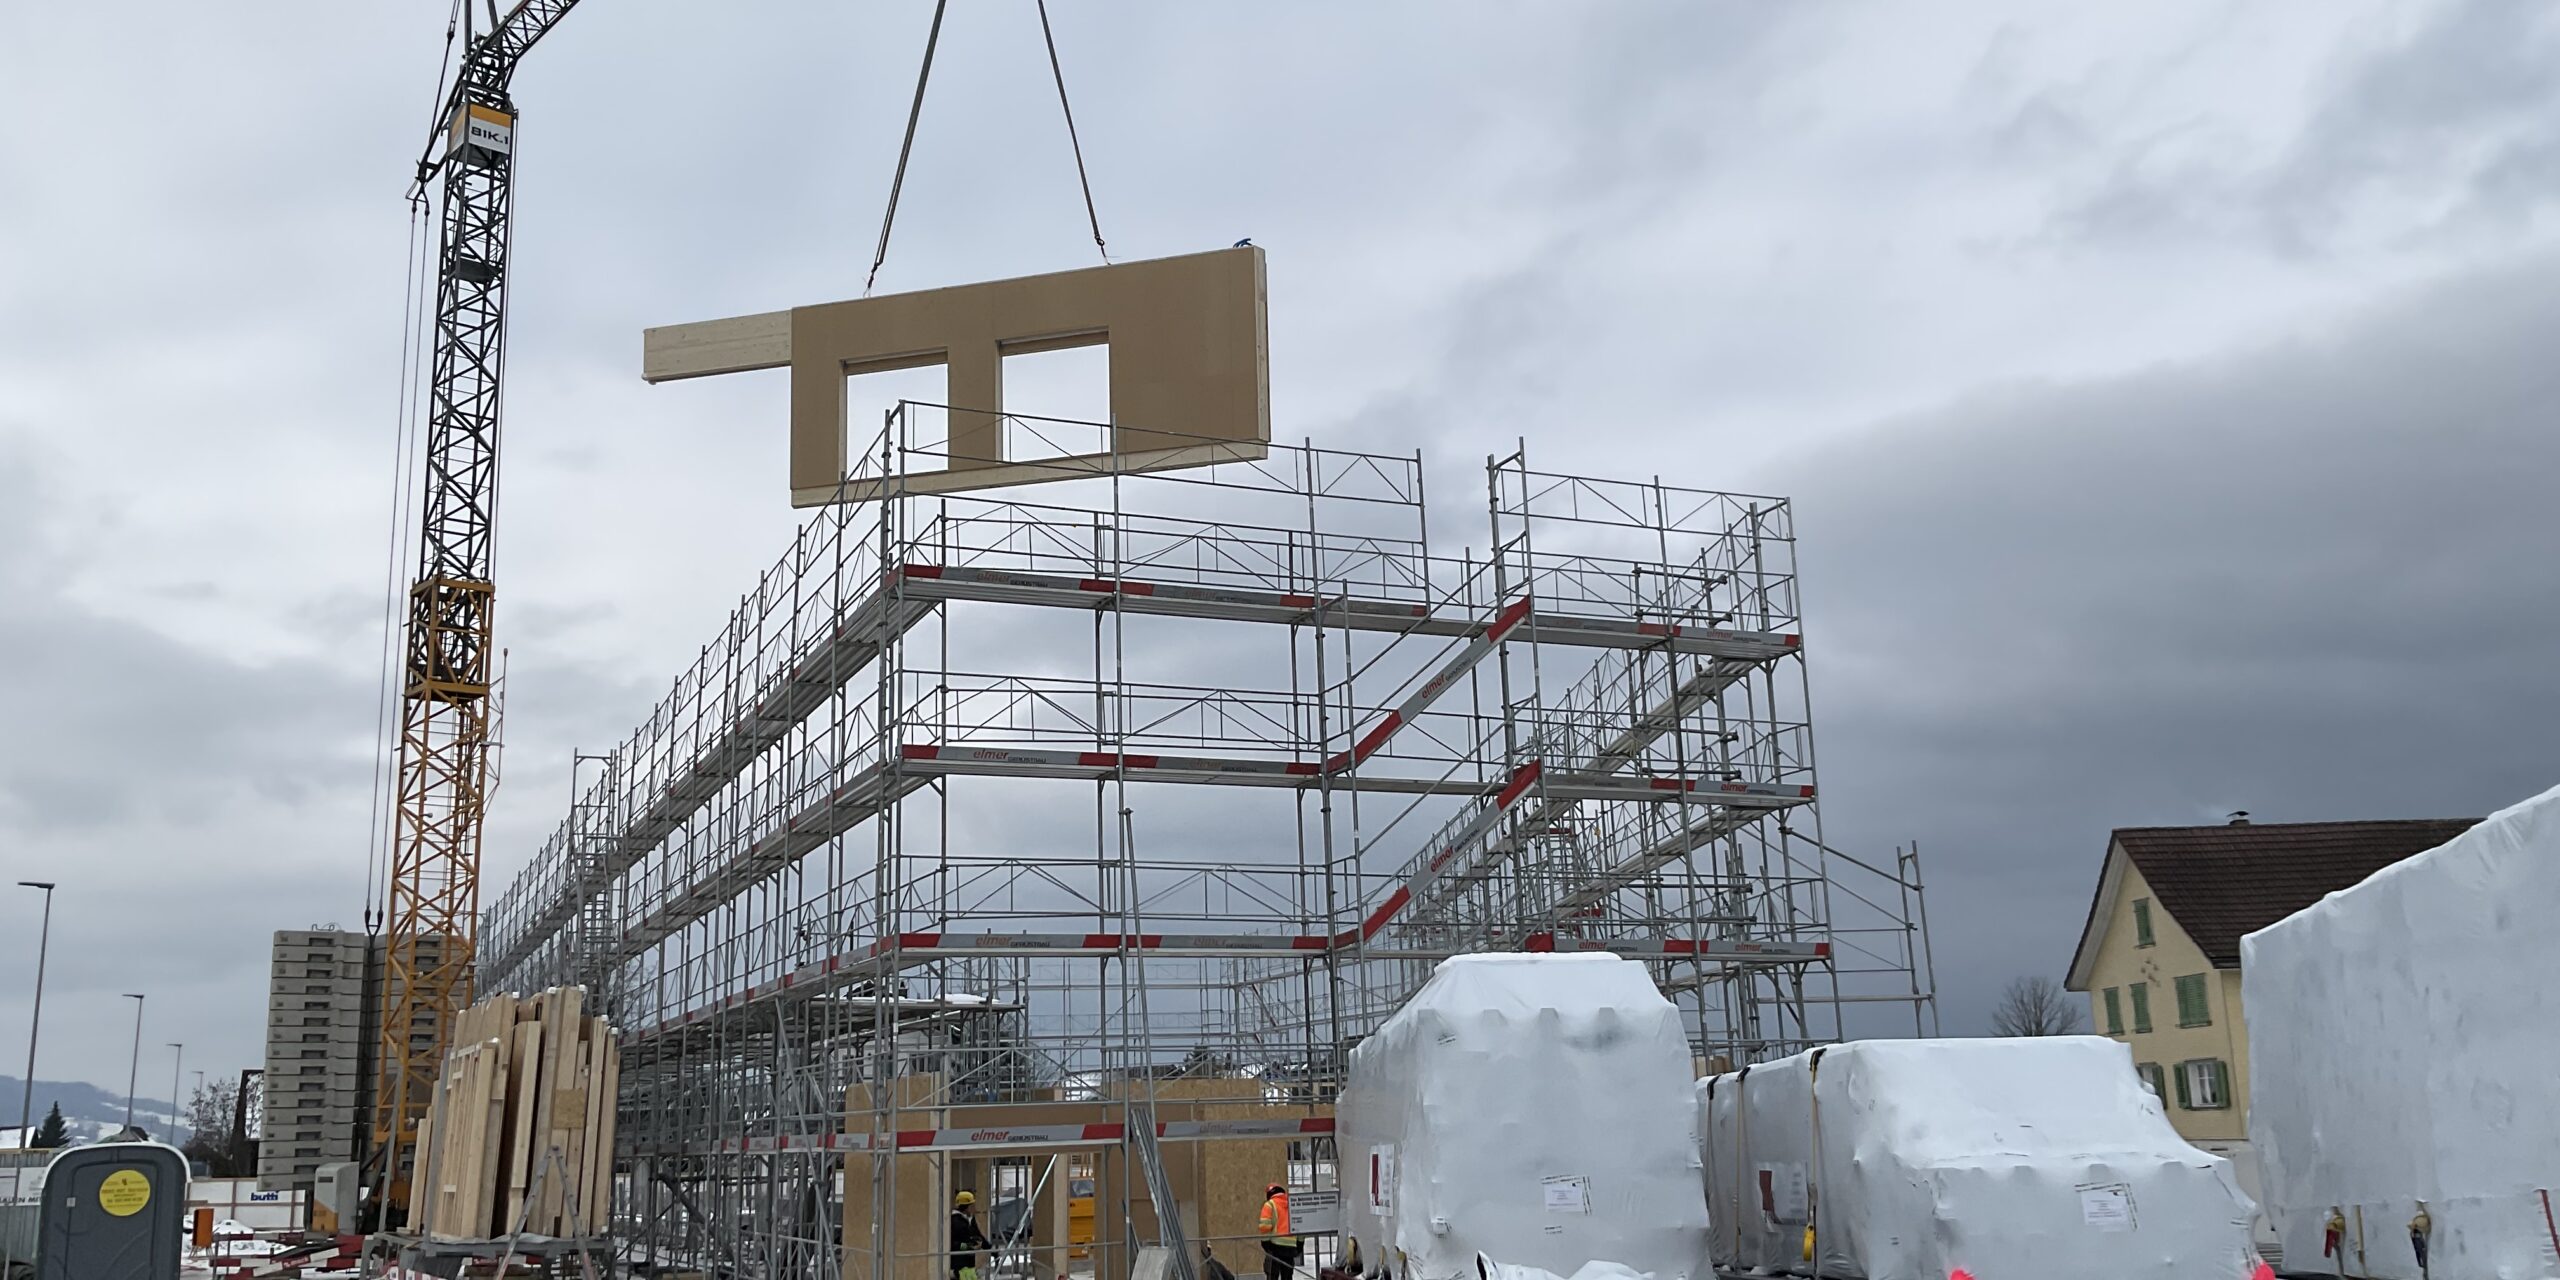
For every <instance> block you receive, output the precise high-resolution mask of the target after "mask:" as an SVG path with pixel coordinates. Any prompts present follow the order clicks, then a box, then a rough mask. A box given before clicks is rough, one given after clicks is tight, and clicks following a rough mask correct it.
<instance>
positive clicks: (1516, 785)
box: [1356, 760, 1545, 941]
mask: <svg viewBox="0 0 2560 1280" xmlns="http://www.w3.org/2000/svg"><path fill="white" fill-rule="evenodd" d="M1543 772H1545V767H1544V766H1543V765H1541V764H1540V763H1539V762H1538V761H1535V760H1532V761H1530V762H1529V763H1527V764H1524V765H1522V766H1520V767H1519V768H1518V769H1516V770H1513V771H1512V774H1511V780H1510V781H1509V782H1506V783H1504V784H1503V786H1502V790H1500V791H1497V792H1495V793H1493V795H1492V797H1491V798H1489V799H1488V800H1486V801H1485V802H1484V803H1483V804H1481V805H1479V806H1477V808H1476V811H1475V812H1474V813H1473V814H1471V815H1469V817H1468V818H1467V819H1466V821H1464V822H1462V823H1459V824H1458V825H1457V826H1456V827H1455V828H1453V829H1450V830H1449V831H1447V832H1446V833H1444V835H1443V837H1442V839H1441V841H1440V848H1439V849H1438V850H1437V851H1426V852H1427V853H1428V856H1427V857H1424V858H1423V859H1422V865H1420V866H1418V867H1416V868H1414V872H1413V874H1412V875H1411V876H1410V877H1408V878H1407V879H1406V880H1405V882H1404V883H1403V884H1401V885H1398V886H1396V889H1395V892H1393V893H1390V894H1388V895H1387V896H1386V899H1385V900H1384V901H1382V902H1380V903H1379V904H1378V906H1377V908H1376V909H1375V910H1373V911H1371V912H1370V913H1369V914H1368V915H1367V916H1365V917H1363V918H1362V919H1361V921H1360V925H1359V928H1358V929H1357V930H1356V932H1357V934H1358V937H1359V940H1360V941H1367V940H1368V939H1370V938H1374V937H1376V936H1378V931H1379V930H1380V929H1384V928H1386V927H1387V922H1388V921H1390V920H1392V919H1394V918H1395V917H1396V913H1398V912H1400V911H1402V910H1404V909H1405V906H1406V904H1408V903H1410V902H1412V901H1413V899H1414V896H1415V895H1417V894H1419V893H1421V892H1422V891H1423V890H1425V889H1427V888H1429V887H1430V886H1431V882H1432V881H1434V880H1436V879H1439V878H1440V875H1441V873H1442V872H1444V871H1446V870H1448V868H1449V864H1451V863H1453V862H1456V861H1457V860H1458V859H1459V858H1460V857H1461V856H1463V855H1465V854H1467V853H1469V852H1471V851H1472V850H1473V849H1474V848H1475V846H1476V845H1477V844H1478V843H1480V842H1481V841H1483V839H1484V838H1485V837H1486V836H1487V835H1489V834H1491V833H1492V831H1493V829H1494V827H1495V826H1496V825H1498V824H1499V823H1501V821H1502V815H1503V814H1505V813H1508V812H1510V811H1511V807H1512V806H1513V805H1516V804H1518V803H1520V798H1521V797H1522V796H1525V795H1527V794H1529V788H1530V787H1532V786H1534V785H1536V784H1537V781H1538V777H1539V775H1540V774H1542V773H1543Z"/></svg>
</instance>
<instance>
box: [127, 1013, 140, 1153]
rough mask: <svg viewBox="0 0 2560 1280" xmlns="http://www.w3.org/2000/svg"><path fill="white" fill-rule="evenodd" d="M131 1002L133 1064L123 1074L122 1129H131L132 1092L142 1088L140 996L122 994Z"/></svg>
mask: <svg viewBox="0 0 2560 1280" xmlns="http://www.w3.org/2000/svg"><path fill="white" fill-rule="evenodd" d="M124 998H125V999H127V1000H131V1001H132V1002H133V1063H132V1065H130V1066H128V1067H126V1068H125V1073H124V1127H125V1128H127V1129H130V1128H132V1127H133V1091H134V1090H136V1089H139V1088H141V1087H142V994H141V993H140V992H137V991H128V992H125V993H124Z"/></svg>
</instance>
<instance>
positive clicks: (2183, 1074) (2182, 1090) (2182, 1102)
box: [2169, 1062, 2195, 1111]
mask: <svg viewBox="0 0 2560 1280" xmlns="http://www.w3.org/2000/svg"><path fill="white" fill-rule="evenodd" d="M2169 1074H2170V1075H2172V1076H2175V1077H2177V1079H2178V1109H2179V1110H2181V1111H2193V1110H2195V1105H2194V1104H2193V1103H2192V1102H2190V1101H2189V1100H2188V1095H2187V1064H2185V1063H2183V1062H2181V1063H2179V1064H2178V1065H2177V1066H2176V1067H2174V1068H2172V1069H2171V1070H2170V1072H2169Z"/></svg>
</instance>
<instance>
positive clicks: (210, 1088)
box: [185, 1080, 258, 1178]
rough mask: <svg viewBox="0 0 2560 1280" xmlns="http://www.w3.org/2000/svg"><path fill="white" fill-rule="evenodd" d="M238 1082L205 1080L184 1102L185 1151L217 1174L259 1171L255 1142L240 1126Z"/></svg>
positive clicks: (236, 1175) (226, 1175) (239, 1175)
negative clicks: (192, 1095)
mask: <svg viewBox="0 0 2560 1280" xmlns="http://www.w3.org/2000/svg"><path fill="white" fill-rule="evenodd" d="M239 1102H240V1082H239V1081H236V1080H208V1081H206V1082H205V1083H203V1084H201V1085H198V1086H196V1093H195V1097H194V1098H192V1099H190V1100H189V1101H188V1103H187V1117H186V1119H187V1128H188V1129H189V1130H191V1131H192V1132H190V1133H189V1135H188V1137H187V1145H186V1148H185V1149H186V1153H187V1155H188V1157H189V1158H190V1159H195V1160H202V1161H204V1162H205V1164H206V1165H207V1166H209V1168H210V1169H211V1172H212V1176H214V1177H217V1178H245V1177H248V1176H250V1175H252V1174H255V1173H256V1172H257V1171H258V1167H257V1166H258V1145H257V1144H256V1143H255V1142H252V1141H250V1140H249V1139H248V1135H246V1134H244V1133H242V1132H240V1128H239V1119H240V1111H239Z"/></svg>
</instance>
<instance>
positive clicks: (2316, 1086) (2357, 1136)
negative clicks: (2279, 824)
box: [2240, 789, 2560, 1280]
mask: <svg viewBox="0 0 2560 1280" xmlns="http://www.w3.org/2000/svg"><path fill="white" fill-rule="evenodd" d="M2555 922H2560V789H2555V790H2552V791H2546V792H2544V793H2543V794H2541V795H2539V796H2536V797H2534V798H2533V799H2531V800H2527V801H2525V802H2524V803H2522V804H2519V805H2516V806H2514V807H2513V808H2509V809H2506V810H2503V811H2501V812H2499V813H2496V814H2493V815H2491V816H2490V817H2489V818H2487V819H2486V820H2484V821H2482V822H2481V823H2480V824H2479V825H2477V826H2475V827H2473V828H2471V829H2470V830H2468V831H2466V832H2464V833H2462V834H2461V835H2459V836H2456V837H2454V838H2453V839H2452V840H2450V841H2447V842H2446V843H2445V844H2443V845H2441V846H2439V847H2437V848H2435V849H2431V850H2428V851H2427V852H2425V853H2421V854H2418V855H2417V856H2415V857H2412V858H2408V859H2405V860H2403V861H2401V862H2399V863H2396V864H2394V865H2392V866H2389V867H2386V868H2384V869H2383V870H2381V871H2379V872H2377V873H2375V874H2374V875H2373V876H2372V877H2371V878H2369V879H2367V880H2366V881H2365V882H2364V883H2362V884H2359V885H2357V886H2355V887H2354V888H2351V889H2346V890H2342V891H2340V892H2337V893H2333V894H2330V895H2329V896H2328V897H2326V898H2324V899H2322V900H2321V901H2319V902H2317V903H2315V904H2313V905H2311V906H2309V907H2306V908H2304V909H2303V910H2301V911H2298V912H2296V913H2294V914H2293V915H2290V916H2287V917H2285V918H2284V919H2282V920H2280V921H2277V922H2276V923H2274V924H2272V925H2269V926H2267V927H2266V928H2264V929H2260V930H2258V931H2257V932H2256V933H2252V934H2250V935H2249V936H2247V937H2245V938H2243V939H2241V940H2240V956H2241V979H2240V984H2241V998H2242V1001H2243V1003H2244V1005H2245V1006H2246V1008H2247V1009H2248V1011H2249V1075H2250V1088H2249V1092H2250V1095H2251V1098H2250V1109H2249V1136H2250V1140H2251V1142H2252V1144H2253V1145H2254V1146H2255V1147H2256V1148H2257V1151H2258V1159H2259V1163H2260V1168H2261V1169H2262V1171H2263V1175H2264V1179H2265V1185H2264V1190H2265V1194H2266V1197H2267V1207H2268V1211H2269V1216H2270V1218H2272V1219H2273V1221H2274V1223H2275V1227H2276V1231H2277V1233H2278V1234H2279V1236H2281V1238H2282V1239H2283V1242H2284V1253H2285V1257H2286V1259H2287V1260H2288V1263H2289V1265H2290V1267H2291V1269H2293V1270H2296V1271H2312V1272H2318V1273H2324V1274H2325V1273H2327V1272H2328V1271H2330V1270H2331V1268H2332V1267H2333V1266H2335V1265H2338V1264H2337V1262H2336V1260H2335V1259H2334V1258H2333V1257H2329V1256H2324V1254H2323V1249H2324V1247H2325V1246H2326V1245H2327V1244H2328V1225H2329V1221H2330V1216H2331V1215H2332V1214H2335V1215H2337V1217H2338V1219H2339V1220H2340V1221H2341V1222H2343V1223H2344V1224H2346V1229H2345V1231H2344V1232H2343V1233H2342V1235H2343V1237H2344V1241H2343V1246H2344V1249H2345V1250H2346V1253H2347V1256H2346V1258H2345V1259H2344V1263H2343V1265H2344V1268H2345V1270H2346V1272H2347V1273H2348V1274H2350V1275H2360V1276H2370V1277H2373V1278H2374V1280H2403V1277H2405V1278H2406V1280H2419V1278H2420V1277H2421V1276H2432V1277H2433V1280H2545V1278H2547V1277H2560V1226H2555V1225H2554V1223H2555V1221H2560V1203H2555V1202H2560V945H2555V940H2554V931H2555ZM2422 1207H2423V1209H2424V1211H2425V1214H2426V1217H2425V1218H2424V1219H2423V1223H2422V1226H2423V1229H2422V1230H2421V1232H2420V1235H2421V1236H2423V1238H2424V1241H2425V1248H2426V1251H2427V1259H2426V1262H2427V1265H2426V1266H2425V1267H2423V1268H2422V1267H2421V1266H2420V1265H2419V1258H2418V1248H2419V1244H2418V1242H2417V1241H2416V1240H2413V1239H2412V1238H2411V1227H2412V1225H2413V1224H2420V1223H2421V1222H2422V1220H2421V1219H2420V1218H2419V1213H2420V1210H2421V1208H2422Z"/></svg>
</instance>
